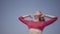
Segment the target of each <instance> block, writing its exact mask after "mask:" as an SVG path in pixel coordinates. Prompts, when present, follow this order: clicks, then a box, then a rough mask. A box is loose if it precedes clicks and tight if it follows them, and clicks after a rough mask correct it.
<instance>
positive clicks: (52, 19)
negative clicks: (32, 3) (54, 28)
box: [44, 14, 57, 25]
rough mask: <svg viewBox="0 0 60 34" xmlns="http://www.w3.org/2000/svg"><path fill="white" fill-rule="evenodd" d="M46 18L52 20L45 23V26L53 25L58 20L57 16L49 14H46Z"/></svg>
mask: <svg viewBox="0 0 60 34" xmlns="http://www.w3.org/2000/svg"><path fill="white" fill-rule="evenodd" d="M44 16H45V17H47V18H50V19H49V20H47V21H45V23H44V25H49V24H52V23H54V22H55V21H56V20H57V17H56V16H52V15H47V14H44Z"/></svg>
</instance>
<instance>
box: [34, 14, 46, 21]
mask: <svg viewBox="0 0 60 34" xmlns="http://www.w3.org/2000/svg"><path fill="white" fill-rule="evenodd" d="M34 17H35V19H36V17H37V18H38V19H39V21H45V18H44V17H40V16H38V15H35V16H34Z"/></svg>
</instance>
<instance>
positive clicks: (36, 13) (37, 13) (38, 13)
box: [34, 11, 42, 16]
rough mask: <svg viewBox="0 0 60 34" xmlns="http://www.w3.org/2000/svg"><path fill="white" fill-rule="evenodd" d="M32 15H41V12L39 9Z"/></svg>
mask: <svg viewBox="0 0 60 34" xmlns="http://www.w3.org/2000/svg"><path fill="white" fill-rule="evenodd" d="M34 15H36V16H41V15H42V13H41V12H40V11H35V13H34Z"/></svg>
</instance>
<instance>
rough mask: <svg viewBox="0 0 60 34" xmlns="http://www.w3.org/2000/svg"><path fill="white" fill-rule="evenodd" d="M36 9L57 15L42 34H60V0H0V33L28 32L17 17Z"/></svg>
mask: <svg viewBox="0 0 60 34" xmlns="http://www.w3.org/2000/svg"><path fill="white" fill-rule="evenodd" d="M37 9H38V10H40V11H41V12H43V13H46V14H50V15H55V16H57V17H58V20H57V21H55V23H53V24H51V25H49V26H47V27H46V28H45V29H44V31H43V34H60V0H0V25H1V26H0V34H28V28H27V26H26V25H25V24H23V23H22V22H20V21H19V20H18V17H19V16H21V15H26V14H29V13H31V14H33V12H34V11H35V10H37Z"/></svg>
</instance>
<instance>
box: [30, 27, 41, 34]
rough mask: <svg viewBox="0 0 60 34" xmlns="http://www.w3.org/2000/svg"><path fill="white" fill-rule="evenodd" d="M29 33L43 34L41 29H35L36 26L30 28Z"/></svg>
mask: <svg viewBox="0 0 60 34" xmlns="http://www.w3.org/2000/svg"><path fill="white" fill-rule="evenodd" d="M29 33H33V34H38V33H39V34H42V31H41V30H38V29H34V28H30V29H29Z"/></svg>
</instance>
